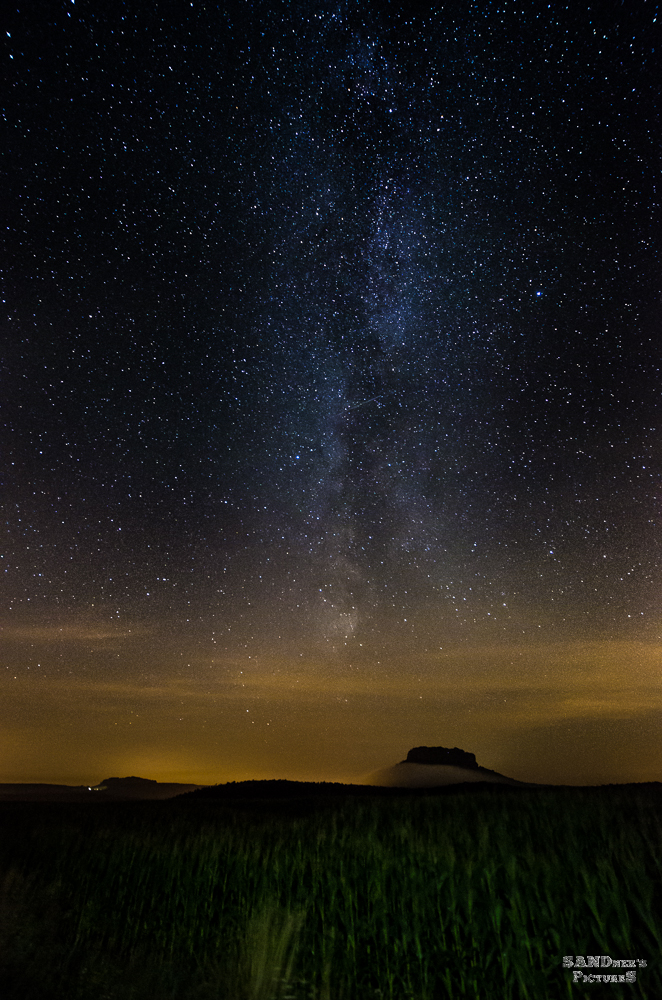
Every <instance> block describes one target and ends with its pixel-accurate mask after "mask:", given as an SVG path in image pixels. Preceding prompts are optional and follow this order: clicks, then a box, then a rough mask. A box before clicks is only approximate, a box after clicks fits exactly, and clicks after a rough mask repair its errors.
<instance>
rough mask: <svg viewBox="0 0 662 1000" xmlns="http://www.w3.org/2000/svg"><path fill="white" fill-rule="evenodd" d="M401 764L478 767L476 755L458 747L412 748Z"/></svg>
mask: <svg viewBox="0 0 662 1000" xmlns="http://www.w3.org/2000/svg"><path fill="white" fill-rule="evenodd" d="M400 763H401V764H452V765H454V766H455V767H473V768H476V767H478V764H477V763H476V755H475V754H474V753H468V752H467V751H466V750H460V748H459V747H453V748H452V750H449V749H448V747H414V748H413V749H412V750H410V751H409V753H408V754H407V759H406V760H403V761H400Z"/></svg>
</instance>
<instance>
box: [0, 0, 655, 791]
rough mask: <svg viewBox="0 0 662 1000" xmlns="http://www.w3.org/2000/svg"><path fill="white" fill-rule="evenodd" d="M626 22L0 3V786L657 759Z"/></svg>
mask: <svg viewBox="0 0 662 1000" xmlns="http://www.w3.org/2000/svg"><path fill="white" fill-rule="evenodd" d="M658 24H659V18H658V7H657V5H656V4H654V3H648V2H645V0H637V2H635V3H631V4H627V5H625V4H620V3H609V4H606V5H600V6H591V7H588V8H586V9H575V8H574V7H568V8H553V7H549V6H547V5H546V4H540V3H537V2H532V3H510V2H495V3H484V2H477V3H471V4H466V5H445V6H443V7H439V8H432V7H428V6H426V5H423V4H415V5H413V6H412V5H409V6H408V7H406V8H402V9H401V7H400V5H394V4H389V3H379V4H378V3H373V4H365V3H361V4H358V3H350V2H341V3H339V4H333V3H327V2H312V3H306V4H301V3H294V4H292V3H282V2H273V0H269V2H266V0H265V2H256V3H251V4H247V3H228V4H226V5H215V4H204V3H202V2H197V0H196V2H193V3H190V4H189V3H185V4H181V5H178V6H176V8H173V7H172V6H171V5H168V8H167V9H166V7H165V5H163V4H161V3H159V2H156V3H155V4H152V5H150V6H149V8H146V7H145V6H144V5H142V4H137V3H133V2H122V3H117V4H115V5H112V7H111V8H110V9H108V10H106V9H104V10H100V9H99V8H98V7H97V6H95V5H94V4H92V3H89V2H80V0H76V2H75V3H73V2H71V0H66V2H60V0H57V2H55V0H52V2H41V3H38V4H36V5H35V4H32V5H30V8H29V9H28V7H27V6H25V5H22V4H18V6H15V7H14V8H12V11H11V12H10V16H9V17H8V19H7V30H6V37H5V39H4V56H3V58H4V60H5V79H6V81H7V95H8V96H7V98H6V101H5V117H4V122H5V134H6V136H7V149H8V155H7V158H6V169H5V185H6V187H5V192H6V220H7V221H6V240H7V243H6V246H7V249H8V253H7V255H6V257H5V259H6V262H7V266H6V269H5V272H4V280H3V326H4V332H3V336H2V365H3V376H4V377H3V385H4V390H3V400H4V401H3V406H2V409H3V422H2V465H3V495H4V497H3V509H4V518H3V520H4V522H5V529H6V534H5V539H4V543H3V558H2V560H1V562H2V563H3V564H4V565H3V566H2V569H3V570H4V572H2V574H1V575H2V577H3V584H2V597H1V601H2V605H1V608H2V610H1V621H2V624H3V626H4V632H5V636H6V640H7V641H6V647H5V649H6V652H5V656H6V659H5V669H4V670H2V671H1V672H2V674H3V675H5V676H3V677H0V685H2V687H3V689H4V690H5V691H6V696H3V700H4V701H5V705H6V706H7V708H6V713H7V714H6V720H5V721H6V732H7V737H6V739H7V754H6V755H5V756H6V759H7V760H8V765H7V768H8V769H7V774H6V775H5V777H4V778H2V779H0V780H4V781H11V780H15V781H18V780H34V781H37V780H49V778H50V779H51V780H56V779H58V778H59V779H60V780H64V781H70V782H72V783H73V782H75V781H77V780H78V778H79V777H80V780H81V782H83V781H84V782H86V783H87V782H89V781H91V780H100V779H101V777H102V776H103V775H102V774H101V773H99V774H97V770H96V769H100V771H103V772H104V774H105V772H106V771H108V772H109V773H110V771H113V772H114V771H117V770H120V769H121V768H123V767H124V768H126V771H127V773H143V774H144V776H145V777H158V778H160V779H161V780H191V781H221V780H229V779H233V778H235V777H262V776H266V777H311V778H318V779H323V778H330V779H333V778H337V777H344V778H347V777H348V776H349V777H350V778H351V777H352V776H354V777H356V776H357V775H360V774H362V773H367V772H368V771H370V770H371V769H374V768H376V767H378V766H385V765H386V764H388V763H391V762H394V761H395V760H396V759H401V758H402V756H404V753H405V752H406V750H407V749H408V748H409V746H415V745H421V744H426V743H427V744H430V745H438V744H444V745H448V746H453V745H458V746H462V747H465V748H466V749H468V750H470V751H473V752H475V753H476V754H477V757H478V759H479V761H480V762H481V763H484V764H485V765H486V766H489V767H492V768H495V769H497V770H499V771H501V772H502V773H508V774H511V775H512V776H513V777H518V778H522V779H523V780H533V781H536V780H541V781H542V780H549V781H563V782H565V783H569V784H571V783H582V782H592V783H593V782H597V781H600V780H604V781H607V780H614V781H618V780H659V777H655V775H659V766H660V763H661V762H660V760H659V752H657V751H655V750H654V746H656V745H657V744H656V743H655V737H654V733H655V732H656V728H657V727H658V726H659V712H660V707H661V705H660V694H659V653H660V642H661V637H662V633H661V626H662V621H661V618H660V580H661V577H660V540H659V538H660V536H659V525H658V521H659V481H660V441H661V435H662V429H661V425H660V412H659V411H660V397H659V384H660V358H661V353H662V352H661V347H662V341H661V339H660V302H661V298H660V294H661V286H660V269H659V242H660V232H661V229H660V222H661V219H660V215H661V213H660V192H659V187H660V140H659V135H660V122H659V110H658V108H659V104H660V80H661V79H662V75H661V73H660V60H659V55H658V51H659V37H658V36H659V27H658ZM658 731H659V730H658ZM36 733H40V734H41V735H39V736H36V735H35V734H36ZM552 746H553V747H555V748H556V749H555V750H554V752H553V753H552V752H551V750H550V747H552ZM559 748H560V749H559ZM656 752H657V754H658V755H657V757H656V756H655V753H656ZM552 756H553V757H554V758H555V759H554V761H552V760H551V759H550V758H551V757H552ZM641 757H647V758H648V757H650V760H649V763H648V764H647V765H646V766H645V767H644V768H643V770H642V766H641ZM391 758H392V760H391ZM578 760H580V761H583V762H584V763H581V764H577V761H578ZM89 767H92V769H93V770H94V773H93V774H88V769H89ZM140 767H142V768H143V770H142V771H141V770H139V768H140ZM508 768H510V770H508ZM147 771H149V773H147Z"/></svg>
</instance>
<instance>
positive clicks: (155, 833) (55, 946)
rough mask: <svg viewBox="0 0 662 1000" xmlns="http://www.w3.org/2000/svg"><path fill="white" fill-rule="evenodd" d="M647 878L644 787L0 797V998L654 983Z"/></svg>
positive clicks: (655, 861) (383, 994)
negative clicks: (579, 973)
mask: <svg viewBox="0 0 662 1000" xmlns="http://www.w3.org/2000/svg"><path fill="white" fill-rule="evenodd" d="M269 786H271V787H269ZM334 793H335V794H334ZM661 873H662V786H660V785H659V784H655V785H623V786H606V787H601V788H588V789H582V788H540V789H520V788H516V789H515V788H507V787H500V786H488V787H483V786H476V785H474V786H471V787H467V786H455V787H453V788H450V789H445V790H441V791H439V792H437V791H434V792H431V791H424V792H418V793H412V792H406V793H404V792H395V791H392V793H391V794H389V793H387V792H386V791H385V790H380V792H379V793H375V794H372V793H370V791H369V790H368V789H363V790H362V791H361V792H360V793H359V792H356V791H355V790H354V792H353V794H345V793H343V792H342V790H340V789H338V788H336V789H334V790H333V793H332V791H331V790H330V789H328V788H327V789H326V790H325V789H319V788H318V789H314V788H312V789H311V788H305V787H303V786H296V785H294V784H291V783H281V782H272V783H259V782H256V783H245V784H243V785H237V786H226V788H225V790H221V789H219V790H214V789H207V790H203V791H201V792H195V793H193V794H191V795H188V796H184V797H182V798H178V799H172V800H170V801H165V802H126V803H122V802H115V803H99V802H94V803H89V804H88V803H86V804H76V803H59V802H58V803H33V802H5V803H2V804H0V1000H55V998H58V1000H59V998H61V1000H65V998H66V1000H88V998H89V1000H120V998H121V1000H138V998H151V1000H180V998H181V1000H212V998H213V1000H270V998H279V1000H285V998H296V1000H303V998H310V1000H312V998H315V1000H372V998H380V1000H386V998H394V1000H395V998H397V1000H400V998H402V1000H404V998H413V1000H437V998H438V1000H442V998H455V997H458V998H459V997H463V998H464V997H466V998H475V1000H478V998H480V1000H514V998H520V997H522V998H531V1000H561V998H563V997H583V996H587V997H588V996H590V997H592V998H599V1000H603V998H607V997H608V998H610V1000H620V998H633V1000H634V998H642V997H643V998H648V1000H659V998H661V997H662V974H661V967H660V961H659V956H660V953H661V952H662V947H661V945H662V930H661V929H662V902H661V899H662V894H661V892H660V889H661ZM566 955H572V956H578V955H582V956H586V955H591V956H593V955H598V956H609V957H610V958H611V959H612V960H621V959H626V960H645V961H646V963H647V964H646V967H643V966H642V965H641V964H639V963H637V964H635V969H634V971H635V973H636V981H635V982H633V983H630V982H628V983H626V984H623V985H621V984H619V983H617V982H609V983H604V982H601V981H596V982H587V981H584V982H578V983H574V984H573V970H572V969H567V968H563V966H562V960H563V956H566ZM631 971H632V970H629V969H627V970H626V969H625V968H619V967H614V966H612V967H611V968H607V967H602V968H597V969H595V968H586V969H584V970H583V972H584V973H585V974H586V975H588V974H591V973H598V974H601V975H602V974H605V975H607V974H616V975H618V974H620V975H624V974H625V973H626V972H631Z"/></svg>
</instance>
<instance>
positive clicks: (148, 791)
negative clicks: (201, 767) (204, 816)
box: [0, 777, 204, 802]
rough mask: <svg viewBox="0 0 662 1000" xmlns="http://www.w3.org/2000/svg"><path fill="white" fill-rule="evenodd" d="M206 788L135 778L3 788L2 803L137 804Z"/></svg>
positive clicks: (1, 789) (1, 785)
mask: <svg viewBox="0 0 662 1000" xmlns="http://www.w3.org/2000/svg"><path fill="white" fill-rule="evenodd" d="M203 787H204V786H203V785H184V784H181V785H180V784H177V783H176V782H160V781H154V779H153V778H135V777H130V778H106V779H105V780H104V781H100V782H99V784H98V785H47V784H37V783H34V784H0V802H129V801H133V802H137V801H144V800H150V799H173V798H175V796H177V795H183V794H185V793H186V792H192V791H194V790H195V789H197V788H203Z"/></svg>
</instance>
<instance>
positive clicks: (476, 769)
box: [361, 747, 533, 788]
mask: <svg viewBox="0 0 662 1000" xmlns="http://www.w3.org/2000/svg"><path fill="white" fill-rule="evenodd" d="M478 781H484V782H488V783H490V784H499V785H519V786H523V787H527V786H528V783H527V782H524V781H517V780H516V779H515V778H507V777H506V776H505V775H504V774H499V773H498V771H491V770H490V769H489V768H488V767H480V765H479V764H477V763H476V755H475V754H473V753H468V752H467V751H466V750H460V749H459V747H453V748H452V749H450V748H448V747H414V748H413V749H412V750H410V751H409V753H408V754H407V758H406V760H401V761H400V763H399V764H394V765H393V767H384V768H381V769H380V770H379V771H373V772H372V773H371V774H368V775H366V777H365V778H363V779H362V781H361V784H363V785H386V786H389V787H391V788H438V787H440V786H442V785H461V784H465V783H469V782H478ZM531 787H533V786H531Z"/></svg>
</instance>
